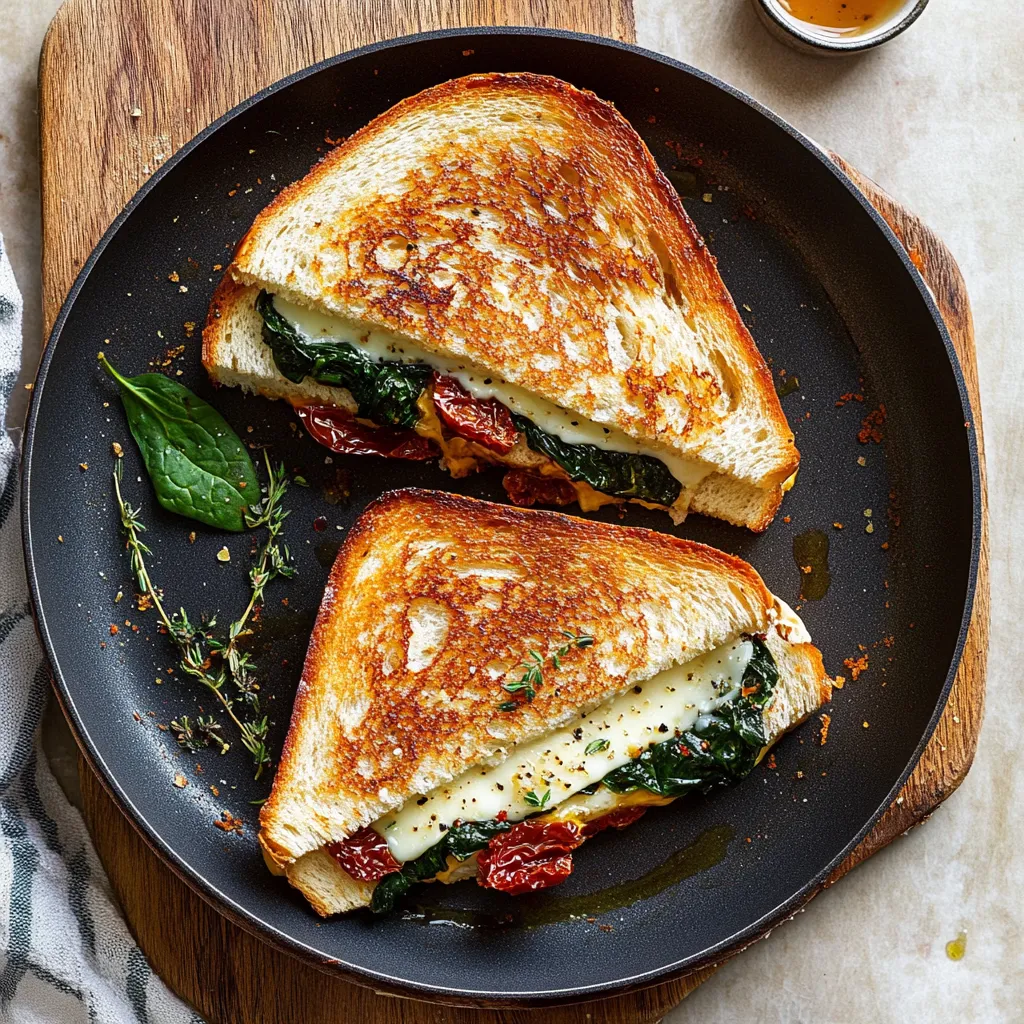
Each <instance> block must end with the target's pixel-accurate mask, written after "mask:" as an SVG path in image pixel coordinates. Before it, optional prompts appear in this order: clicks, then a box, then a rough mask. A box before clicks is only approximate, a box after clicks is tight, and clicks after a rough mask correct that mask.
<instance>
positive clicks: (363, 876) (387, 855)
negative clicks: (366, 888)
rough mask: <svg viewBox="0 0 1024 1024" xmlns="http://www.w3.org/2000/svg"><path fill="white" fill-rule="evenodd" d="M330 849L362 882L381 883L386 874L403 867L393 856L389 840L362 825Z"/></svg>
mask: <svg viewBox="0 0 1024 1024" xmlns="http://www.w3.org/2000/svg"><path fill="white" fill-rule="evenodd" d="M327 852H328V853H329V854H330V855H331V856H332V857H333V858H334V859H335V860H336V861H337V862H338V863H339V864H340V865H341V866H342V867H343V868H344V869H345V870H346V871H347V872H348V873H349V874H350V875H351V876H352V877H353V878H355V879H358V880H359V881H360V882H379V881H380V880H381V879H382V878H383V877H384V876H385V875H390V874H393V873H394V872H395V871H400V870H401V869H402V865H401V864H399V863H398V861H397V860H395V858H394V857H392V856H391V851H390V850H389V849H388V841H387V840H386V839H385V838H384V837H383V836H382V835H380V834H379V833H377V832H374V830H373V829H372V828H361V829H360V830H359V831H358V832H353V833H352V835H350V836H349V837H348V839H343V840H342V841H341V842H340V843H331V844H330V845H329V846H328V847H327Z"/></svg>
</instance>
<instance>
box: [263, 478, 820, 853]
mask: <svg viewBox="0 0 1024 1024" xmlns="http://www.w3.org/2000/svg"><path fill="white" fill-rule="evenodd" d="M776 608H777V606H776V601H775V599H774V598H773V597H772V595H771V594H770V593H769V592H768V591H767V589H766V588H765V586H764V583H763V582H762V581H761V579H760V577H759V576H758V575H757V573H756V572H754V570H753V569H752V568H751V567H750V566H749V565H747V564H746V563H745V562H742V561H741V560H740V559H737V558H734V557H732V556H730V555H727V554H724V553H722V552H720V551H716V550H714V549H713V548H708V547H706V546H704V545H701V544H696V543H692V542H688V541H683V540H679V539H677V538H674V537H671V536H667V535H665V534H660V533H654V532H651V531H648V530H640V529H635V528H628V527H619V526H614V525H609V524H603V523H595V522H590V521H586V520H580V519H575V518H573V517H570V516H565V515H562V514H559V513H554V512H540V511H534V510H524V509H517V508H510V507H506V506H502V505H495V504H491V503H489V502H481V501H476V500H474V499H471V498H465V497H458V496H454V495H449V494H443V493H440V492H432V491H417V490H409V491H397V492H392V493H390V494H387V495H385V496H384V497H382V498H381V499H379V500H378V501H377V502H375V503H374V504H373V505H371V506H370V507H369V508H368V509H367V511H366V512H365V513H364V514H363V516H362V517H361V518H360V520H359V521H358V522H357V523H356V525H355V526H354V527H353V528H352V530H351V531H350V533H349V535H348V537H347V538H346V541H345V544H344V545H343V547H342V549H341V551H340V552H339V554H338V558H337V561H336V562H335V564H334V567H333V569H332V571H331V575H330V579H329V582H328V585H327V589H326V592H325V596H324V600H323V603H322V605H321V608H320V613H319V615H318V618H317V623H316V626H315V628H314V631H313V636H312V640H311V642H310V647H309V653H308V655H307V659H306V664H305V667H304V669H303V674H302V681H301V683H300V686H299V690H298V694H297V696H296V700H295V705H294V709H293V713H292V722H291V727H290V729H289V733H288V738H287V741H286V743H285V748H284V752H283V755H282V759H281V763H280V766H279V768H278V771H277V775H276V778H275V780H274V787H273V792H272V794H271V796H270V799H269V800H268V801H267V803H266V804H265V805H264V807H263V810H262V812H261V815H260V821H261V834H260V839H261V842H262V844H263V846H264V849H265V851H266V852H267V853H268V854H269V856H270V857H271V858H272V859H273V860H274V861H275V862H276V863H278V864H279V865H281V866H286V865H288V864H289V863H290V862H292V861H295V860H297V859H298V858H300V857H301V856H302V855H303V854H305V853H308V852H310V851H312V850H316V849H318V848H319V847H321V846H323V845H324V844H326V843H329V842H332V841H337V840H340V839H343V838H345V837H346V836H347V835H349V834H351V833H352V832H353V831H355V830H356V829H358V828H360V827H362V826H363V825H366V824H369V823H370V822H372V821H375V820H376V819H377V818H379V817H381V816H382V815H383V814H385V813H386V812H388V811H390V810H392V809H394V808H396V807H398V806H400V805H401V804H402V803H404V802H405V801H406V800H407V799H409V798H410V797H413V796H416V795H418V794H423V793H427V792H429V791H430V790H431V789H433V788H435V787H436V786H437V785H439V784H441V783H443V782H447V781H450V780H451V779H453V778H455V777H456V776H458V775H460V774H461V773H462V772H464V771H466V770H467V769H468V768H470V767H473V766H474V765H477V764H480V763H482V762H484V761H486V760H488V759H490V758H495V757H497V758H499V759H500V758H502V757H504V756H505V754H506V752H507V751H508V750H509V749H510V748H511V747H512V746H514V745H516V744H519V743H523V742H526V741H528V740H531V739H534V738H536V737H538V736H541V735H544V734H546V733H548V732H550V731H552V730H553V729H556V728H558V727H560V726H561V725H562V724H564V723H565V722H567V721H569V720H571V719H572V718H573V717H574V716H576V715H577V714H579V712H580V711H581V710H583V709H585V708H590V707H593V706H596V705H597V704H600V703H601V702H602V701H604V700H606V699H608V698H609V697H611V696H612V695H615V694H617V693H620V692H622V691H623V690H625V689H626V688H628V687H629V686H631V685H634V684H636V683H638V682H642V681H644V680H646V679H649V678H651V677H652V676H654V675H656V674H657V673H658V672H661V671H663V670H665V669H667V668H669V667H670V666H671V665H672V664H674V663H681V662H685V661H687V660H689V659H691V658H694V657H697V656H698V655H700V654H703V653H706V652H707V651H709V650H711V649H713V648H715V647H717V646H719V645H721V644H723V643H725V642H727V641H728V640H730V639H732V638H734V637H736V636H737V635H739V634H740V633H743V632H762V631H766V630H768V629H769V627H770V626H771V625H772V623H773V621H774V618H773V616H774V614H775V610H776ZM562 629H572V630H582V631H585V632H588V633H590V634H591V635H593V636H594V638H595V642H594V644H593V646H592V647H589V648H586V649H580V650H575V651H573V652H572V654H571V655H570V656H569V657H567V658H566V659H564V660H563V663H562V667H561V669H560V670H559V671H558V672H557V673H556V674H555V675H553V676H552V677H551V678H550V680H546V681H545V685H544V686H542V687H541V688H540V690H539V691H538V693H537V696H536V698H535V699H534V700H533V701H532V702H531V703H528V704H525V705H523V706H522V707H521V708H519V709H518V710H517V711H515V712H514V713H509V712H502V711H500V710H499V708H498V705H499V704H500V703H501V702H502V701H503V700H504V699H506V698H507V696H508V694H507V693H506V692H505V691H504V690H503V689H502V684H503V683H504V682H506V681H509V680H510V679H511V678H513V677H514V676H516V675H517V674H521V672H522V669H521V663H522V662H523V660H524V659H525V658H526V657H527V656H528V654H529V652H530V650H533V649H538V650H547V649H548V648H549V647H551V646H552V644H554V643H558V642H560V641H561V632H560V630H562ZM810 650H812V651H813V648H810ZM815 653H816V652H815ZM817 664H818V666H819V667H820V656H819V658H818V662H817ZM813 674H814V673H813V672H812V671H810V670H808V678H810V677H811V676H813ZM821 675H822V676H823V675H824V673H823V670H822V672H821Z"/></svg>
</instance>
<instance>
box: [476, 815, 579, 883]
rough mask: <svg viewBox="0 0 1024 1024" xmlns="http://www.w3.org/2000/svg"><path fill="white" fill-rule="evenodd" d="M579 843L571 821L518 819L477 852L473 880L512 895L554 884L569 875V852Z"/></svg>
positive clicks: (570, 857) (577, 831)
mask: <svg viewBox="0 0 1024 1024" xmlns="http://www.w3.org/2000/svg"><path fill="white" fill-rule="evenodd" d="M582 842H583V836H582V834H581V832H580V829H579V826H577V825H576V824H575V823H574V822H571V821H548V822H541V821H521V822H519V824H517V825H513V826H512V828H510V829H509V830H508V831H507V832H502V833H501V834H500V835H497V836H495V837H494V838H493V839H492V840H491V841H490V843H488V844H487V849H486V850H482V851H481V852H480V855H479V857H478V858H477V876H476V880H477V883H478V884H479V885H481V886H483V887H484V888H486V889H499V890H500V891H501V892H507V893H511V894H512V895H516V894H519V893H524V892H533V891H534V890H536V889H547V888H549V887H550V886H552V885H558V883H559V882H564V881H565V880H566V879H567V878H568V877H569V875H571V874H572V851H573V850H575V849H576V847H577V846H579V845H580V843H582Z"/></svg>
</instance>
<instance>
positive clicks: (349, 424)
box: [295, 405, 440, 460]
mask: <svg viewBox="0 0 1024 1024" xmlns="http://www.w3.org/2000/svg"><path fill="white" fill-rule="evenodd" d="M295 412H296V413H297V414H298V417H299V419H300V420H301V421H302V425H303V426H304V427H305V428H306V430H307V431H308V432H309V435H310V437H312V438H313V440H315V441H318V442H319V443H320V444H322V445H324V447H326V448H330V449H331V451H332V452H340V453H341V454H343V455H383V456H385V457H387V458H390V459H417V460H422V459H433V458H435V457H436V456H437V455H439V454H440V452H439V451H438V450H437V446H436V445H435V444H434V442H433V441H431V440H430V439H429V438H426V437H420V435H419V434H417V433H416V431H415V430H398V429H395V428H393V427H368V426H366V424H364V423H360V422H359V421H358V420H356V419H355V417H353V416H352V415H350V414H349V413H347V412H345V411H344V410H342V409H336V408H335V407H334V406H330V405H304V406H300V407H299V408H297V409H296V410H295Z"/></svg>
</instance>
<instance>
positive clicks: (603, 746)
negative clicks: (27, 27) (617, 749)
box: [583, 740, 611, 754]
mask: <svg viewBox="0 0 1024 1024" xmlns="http://www.w3.org/2000/svg"><path fill="white" fill-rule="evenodd" d="M610 746H611V744H610V743H609V742H608V741H607V740H592V741H591V742H590V743H588V744H587V749H586V750H584V751H583V753H584V754H600V753H601V751H602V750H607V749H608V748H609V747H610Z"/></svg>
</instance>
